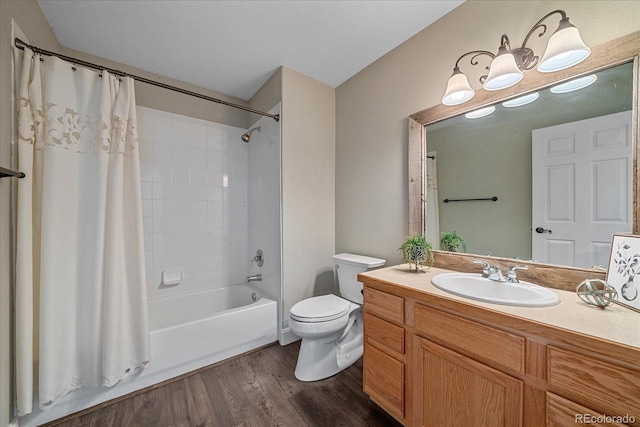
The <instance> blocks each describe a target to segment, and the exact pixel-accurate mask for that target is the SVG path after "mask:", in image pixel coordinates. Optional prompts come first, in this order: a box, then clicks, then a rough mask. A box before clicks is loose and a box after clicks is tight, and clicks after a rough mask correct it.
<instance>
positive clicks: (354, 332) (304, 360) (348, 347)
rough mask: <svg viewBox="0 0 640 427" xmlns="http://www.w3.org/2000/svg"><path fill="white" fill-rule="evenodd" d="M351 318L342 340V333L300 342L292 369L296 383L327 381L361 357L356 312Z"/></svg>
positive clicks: (359, 321)
mask: <svg viewBox="0 0 640 427" xmlns="http://www.w3.org/2000/svg"><path fill="white" fill-rule="evenodd" d="M354 314H355V313H354ZM354 317H355V323H354V325H353V327H351V328H350V329H349V331H348V332H347V334H346V336H344V337H342V338H341V336H342V335H343V334H344V333H343V331H340V332H339V333H336V334H333V335H331V336H328V337H323V338H321V339H309V338H303V339H302V344H301V345H300V353H299V354H298V362H297V364H296V370H295V376H296V378H297V379H298V380H300V381H319V380H322V379H325V378H329V377H331V376H333V375H335V374H337V373H338V372H340V371H342V370H343V369H346V368H348V367H349V366H351V365H353V364H354V363H355V362H357V361H358V360H359V359H360V358H361V357H362V352H363V341H362V338H363V330H362V316H361V315H360V312H359V311H358V312H357V314H355V316H354Z"/></svg>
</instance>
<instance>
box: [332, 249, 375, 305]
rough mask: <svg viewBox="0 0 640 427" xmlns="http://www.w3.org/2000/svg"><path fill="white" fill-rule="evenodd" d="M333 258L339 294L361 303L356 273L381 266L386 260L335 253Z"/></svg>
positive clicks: (359, 285) (360, 286) (360, 284)
mask: <svg viewBox="0 0 640 427" xmlns="http://www.w3.org/2000/svg"><path fill="white" fill-rule="evenodd" d="M333 259H334V261H335V263H336V270H337V271H338V285H339V286H340V296H342V297H343V298H345V299H348V300H349V301H352V302H355V303H357V304H362V283H361V282H358V274H359V273H363V272H365V271H367V270H369V269H372V268H376V267H382V266H383V265H384V263H385V262H386V261H385V260H384V259H380V258H372V257H368V256H364V255H355V254H337V255H334V256H333Z"/></svg>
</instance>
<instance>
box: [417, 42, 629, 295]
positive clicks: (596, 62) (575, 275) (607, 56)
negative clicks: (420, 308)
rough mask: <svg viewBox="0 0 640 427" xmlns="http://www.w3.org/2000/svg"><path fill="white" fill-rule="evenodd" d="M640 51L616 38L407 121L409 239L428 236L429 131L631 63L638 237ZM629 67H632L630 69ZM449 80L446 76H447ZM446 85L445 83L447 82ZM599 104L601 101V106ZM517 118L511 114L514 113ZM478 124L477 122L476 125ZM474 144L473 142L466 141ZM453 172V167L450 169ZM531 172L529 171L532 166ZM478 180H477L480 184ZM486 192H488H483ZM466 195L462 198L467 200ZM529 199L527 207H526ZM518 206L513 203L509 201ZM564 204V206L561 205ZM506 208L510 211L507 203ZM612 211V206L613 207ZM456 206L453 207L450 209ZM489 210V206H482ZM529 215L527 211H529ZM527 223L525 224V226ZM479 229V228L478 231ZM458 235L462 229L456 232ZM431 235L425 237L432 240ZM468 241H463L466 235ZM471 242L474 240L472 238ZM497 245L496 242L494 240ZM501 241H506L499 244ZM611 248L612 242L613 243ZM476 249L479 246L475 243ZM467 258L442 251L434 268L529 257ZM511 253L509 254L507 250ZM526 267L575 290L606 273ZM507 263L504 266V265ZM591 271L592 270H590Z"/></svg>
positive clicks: (469, 255)
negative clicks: (552, 67) (554, 68)
mask: <svg viewBox="0 0 640 427" xmlns="http://www.w3.org/2000/svg"><path fill="white" fill-rule="evenodd" d="M639 52H640V32H635V33H631V34H628V35H625V36H622V37H620V38H618V39H614V40H610V41H608V42H605V43H603V44H601V45H598V46H592V47H591V56H590V57H589V58H587V59H586V60H585V61H584V62H582V63H580V64H578V65H576V66H574V67H571V68H568V69H565V70H562V71H558V72H554V73H539V72H537V71H535V70H532V71H530V72H526V73H525V78H524V79H523V80H522V81H521V82H520V83H518V84H517V85H515V86H512V87H510V88H507V89H504V90H500V91H495V92H488V91H484V90H480V91H477V92H476V94H475V97H474V98H473V99H471V100H470V101H468V102H466V103H464V104H461V105H456V106H452V107H451V106H445V105H440V104H438V105H435V106H433V107H430V108H427V109H425V110H422V111H418V112H416V113H414V114H412V115H410V116H409V118H408V125H409V126H408V189H409V209H408V215H409V230H408V231H409V234H410V235H416V234H425V232H426V231H427V229H426V225H425V222H426V221H425V220H427V219H428V218H427V216H428V215H427V213H426V208H427V204H426V203H425V202H426V196H427V194H428V193H427V190H426V184H427V183H426V179H425V177H426V168H427V160H429V159H427V157H426V156H427V151H429V149H430V142H429V139H428V138H427V135H426V127H427V126H431V125H434V124H438V123H439V122H442V121H444V120H446V119H449V118H452V117H455V116H458V115H459V114H461V113H466V112H469V111H473V110H477V109H479V108H482V107H485V106H488V105H491V104H496V103H501V102H503V101H506V100H508V99H512V98H516V97H518V96H520V95H524V94H528V93H532V92H536V91H542V90H544V89H546V88H549V87H551V86H553V85H556V84H558V83H561V82H566V81H569V80H572V79H574V78H576V77H581V76H586V75H589V74H593V73H598V72H600V71H602V70H607V69H610V68H613V67H617V66H618V65H622V64H628V63H632V68H633V71H632V79H633V85H632V87H631V88H630V89H631V92H632V124H633V125H632V129H631V131H630V132H631V142H632V150H633V153H632V157H633V158H632V166H631V170H632V172H631V183H630V186H631V201H630V204H631V210H632V218H631V226H632V232H633V233H635V234H638V233H640V170H639V169H640V161H639V158H640V149H639V147H638V139H639V133H640V126H638V125H637V124H638V110H639V108H638V104H639V103H640V89H639V87H638V81H639V79H640V63H639V58H638V53H639ZM627 66H629V65H627ZM443 79H446V76H445V77H443ZM443 85H444V83H443ZM443 89H444V88H438V87H436V88H434V90H436V91H438V92H440V90H443ZM599 102H600V101H599ZM510 114H513V113H510ZM476 123H479V122H477V121H476ZM503 126H504V127H506V128H507V129H509V128H511V129H513V127H512V126H510V124H509V123H508V122H506V123H503ZM468 139H472V137H470V138H468ZM440 160H443V159H441V158H438V159H437V161H438V162H440ZM437 164H438V175H440V174H442V173H443V172H444V170H443V167H442V166H440V164H441V163H437ZM505 164H506V165H509V164H510V163H509V162H507V163H505V162H502V163H500V168H504V167H505V166H504V165H505ZM452 169H453V170H455V167H453V168H452ZM529 169H530V170H531V167H530V166H529ZM523 170H524V166H523V167H520V168H519V169H512V172H511V174H516V173H517V174H520V173H522V171H523ZM478 181H479V180H478ZM492 189H493V187H487V188H481V190H482V192H481V193H474V194H473V198H475V197H492V196H496V194H491V192H490V191H491V190H492ZM485 190H486V192H487V193H485ZM439 191H440V192H441V194H439V198H441V199H445V198H451V199H453V198H457V197H459V196H458V195H457V194H454V195H447V194H444V193H442V190H441V189H439ZM476 194H480V196H476ZM463 196H464V195H463ZM530 199H531V196H523V198H522V199H521V203H520V204H525V203H529V204H530V205H532V203H531V201H530ZM526 200H529V202H525V201H526ZM499 201H500V202H505V203H506V202H507V200H501V199H499ZM511 202H513V203H510V204H517V202H515V201H511ZM483 203H494V202H483ZM496 203H498V202H496ZM560 205H562V204H560ZM503 206H506V205H505V204H503ZM611 206H613V204H611ZM451 207H453V204H451ZM461 207H462V208H463V209H465V210H468V211H472V213H474V212H479V210H480V208H481V207H483V205H476V204H474V205H468V204H465V203H463V204H461V205H459V206H457V208H458V209H460V208H461ZM484 208H486V205H484ZM528 210H529V209H528ZM524 222H527V221H524ZM478 228H480V227H478ZM531 228H532V224H531V222H529V223H528V224H527V225H526V233H527V234H529V233H531ZM456 231H460V230H456ZM512 236H513V234H508V235H507V237H506V239H510V238H511V237H512ZM429 237H430V236H427V238H429ZM463 237H464V236H463ZM469 240H470V241H471V242H472V241H473V239H469ZM496 240H497V239H496ZM501 240H503V239H501ZM608 243H610V240H609V242H608ZM474 245H475V244H474ZM468 249H469V250H468V251H467V254H463V255H456V254H454V253H452V252H444V251H437V254H436V266H438V265H440V266H452V265H454V264H455V265H456V266H457V267H456V268H458V269H465V268H466V269H470V268H471V267H470V266H472V265H473V264H472V263H471V262H470V260H471V258H473V256H475V255H479V256H480V257H482V258H485V259H487V260H489V261H492V262H494V263H497V264H500V263H503V264H505V263H506V264H508V263H509V259H513V258H502V257H499V256H498V255H503V256H507V257H520V258H525V257H526V258H527V259H530V258H529V257H527V255H521V254H519V253H516V252H515V250H514V251H510V252H503V253H500V254H498V253H495V252H494V250H493V249H488V250H484V252H485V254H486V253H487V252H490V253H491V254H492V255H491V256H484V255H482V254H473V253H472V250H473V247H471V248H468ZM475 250H476V251H481V250H482V249H475ZM507 251H508V249H507ZM522 262H523V263H524V264H527V265H529V267H530V273H531V276H532V277H537V275H541V276H540V277H544V278H545V280H547V281H548V280H549V279H550V278H551V277H553V283H554V284H561V285H562V286H568V288H571V289H575V283H577V282H576V281H579V280H578V279H580V280H582V279H583V278H585V277H599V275H602V276H603V277H604V274H603V273H602V272H598V271H596V270H593V269H588V268H567V267H566V266H567V265H568V264H566V263H564V264H563V263H556V264H553V263H544V262H543V263H541V262H525V261H522ZM506 264H505V265H506ZM589 267H590V266H589Z"/></svg>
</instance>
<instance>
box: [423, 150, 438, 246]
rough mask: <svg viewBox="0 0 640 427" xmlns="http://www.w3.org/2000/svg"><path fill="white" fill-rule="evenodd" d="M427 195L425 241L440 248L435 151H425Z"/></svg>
mask: <svg viewBox="0 0 640 427" xmlns="http://www.w3.org/2000/svg"><path fill="white" fill-rule="evenodd" d="M426 160H427V161H426V163H427V176H426V181H427V185H426V187H427V195H426V199H427V200H426V205H427V206H426V208H427V209H426V211H427V220H426V226H427V230H426V232H425V234H426V235H427V236H426V237H427V242H430V243H431V244H432V245H433V249H440V214H439V210H438V173H437V170H436V152H435V151H432V152H429V153H427V159H426Z"/></svg>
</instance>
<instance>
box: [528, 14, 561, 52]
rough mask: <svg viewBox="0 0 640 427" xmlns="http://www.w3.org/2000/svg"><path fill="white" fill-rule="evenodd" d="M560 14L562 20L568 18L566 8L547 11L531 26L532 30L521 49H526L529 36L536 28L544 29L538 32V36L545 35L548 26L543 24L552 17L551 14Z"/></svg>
mask: <svg viewBox="0 0 640 427" xmlns="http://www.w3.org/2000/svg"><path fill="white" fill-rule="evenodd" d="M556 13H558V14H560V16H562V20H565V19H567V14H566V12H565V11H564V10H560V9H558V10H554V11H553V12H549V13H547V14H546V15H545V16H543V17H542V18H541V19H540V20H539V21H538V22H537V23H536V24H535V25H534V26H533V28H531V30H529V32H528V33H527V36H526V37H525V38H524V41H523V42H522V47H521V49H526V47H527V42H528V41H529V37H531V35H532V34H533V33H534V31H535V30H537V29H538V28H541V29H542V31H541V32H540V34H538V37H542V36H544V34H545V33H546V32H547V26H546V25H545V24H543V22H544V21H545V20H546V19H547V18H548V17H550V16H551V15H554V14H556Z"/></svg>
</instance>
